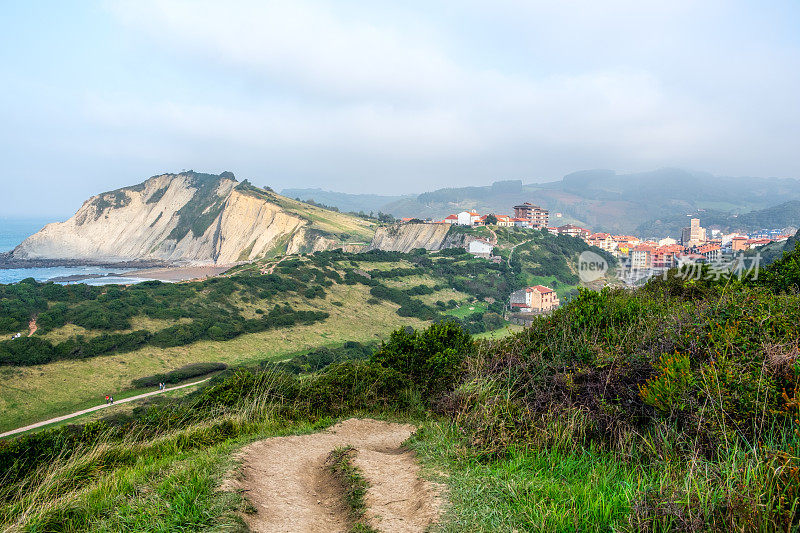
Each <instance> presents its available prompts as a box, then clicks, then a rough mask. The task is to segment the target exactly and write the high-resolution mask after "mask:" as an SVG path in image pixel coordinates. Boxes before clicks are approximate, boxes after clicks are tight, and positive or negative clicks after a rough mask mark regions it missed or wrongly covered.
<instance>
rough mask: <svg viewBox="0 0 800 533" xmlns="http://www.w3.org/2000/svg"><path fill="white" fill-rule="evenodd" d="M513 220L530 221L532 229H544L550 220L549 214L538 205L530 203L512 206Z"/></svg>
mask: <svg viewBox="0 0 800 533" xmlns="http://www.w3.org/2000/svg"><path fill="white" fill-rule="evenodd" d="M514 218H524V219H526V220H528V221H530V223H531V225H530V227H532V228H537V229H540V228H546V227H547V225H548V222H549V219H550V213H549V211H547V209H543V208H541V207H539V206H538V205H533V204H532V203H530V202H525V203H524V204H520V205H515V206H514Z"/></svg>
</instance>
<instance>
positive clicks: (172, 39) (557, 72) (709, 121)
mask: <svg viewBox="0 0 800 533" xmlns="http://www.w3.org/2000/svg"><path fill="white" fill-rule="evenodd" d="M798 154H800V2H797V0H784V1H779V0H775V1H772V0H765V1H764V2H752V1H745V0H741V1H737V0H729V1H724V0H702V1H701V0H696V1H690V0H670V1H668V2H666V1H646V0H644V1H643V0H603V1H600V2H599V1H597V0H558V1H554V0H548V1H544V0H528V1H516V0H490V1H484V2H482V1H472V0H457V1H452V2H451V1H442V2H436V1H434V0H424V1H419V2H417V1H405V2H384V1H380V0H369V1H347V0H339V1H336V2H314V1H305V0H289V1H285V2H284V1H265V0H253V1H241V2H238V1H230V0H226V1H225V2H222V1H203V0H195V1H150V0H135V1H130V2H112V1H108V2H106V1H89V0H86V1H72V2H67V1H49V2H48V1H38V2H29V1H27V0H19V1H15V0H0V160H1V161H2V164H3V166H4V169H3V171H2V174H0V186H1V187H0V188H1V189H2V198H3V201H2V204H1V205H0V216H2V215H5V216H19V215H42V214H48V215H49V214H59V215H60V214H69V213H72V212H73V211H74V210H75V209H77V208H78V207H79V206H80V204H81V202H82V201H83V200H84V199H85V198H86V197H88V196H89V195H91V194H94V193H97V192H100V191H102V190H109V189H114V188H117V187H120V186H124V185H129V184H133V183H137V182H139V181H142V180H143V179H144V178H146V177H148V176H151V175H154V174H157V173H161V172H164V171H180V170H181V169H190V168H192V169H195V170H202V171H207V172H215V173H216V172H221V171H223V170H231V171H233V172H234V173H235V174H236V175H237V177H239V178H240V179H241V178H248V179H250V180H251V181H252V182H254V183H255V184H258V185H270V186H272V187H273V188H275V189H278V190H279V189H281V188H284V187H304V186H310V187H323V188H327V189H332V190H340V191H345V192H375V193H392V194H394V193H407V192H422V191H425V190H431V189H434V188H438V187H446V186H462V185H482V184H488V183H490V182H492V181H494V180H498V179H511V178H522V179H524V180H526V181H540V180H544V179H553V178H559V177H561V176H562V175H563V174H566V173H569V172H572V171H575V170H580V169H587V168H612V169H616V170H619V171H639V170H650V169H653V168H658V167H664V166H677V167H683V168H689V169H694V170H703V171H709V172H712V173H715V174H723V175H751V176H781V177H800V157H798Z"/></svg>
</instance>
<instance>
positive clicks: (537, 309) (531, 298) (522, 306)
mask: <svg viewBox="0 0 800 533" xmlns="http://www.w3.org/2000/svg"><path fill="white" fill-rule="evenodd" d="M559 305H560V302H559V301H558V295H557V294H556V291H554V290H553V289H551V288H550V287H545V286H544V285H536V286H534V287H528V288H526V289H522V290H519V291H516V292H514V293H512V294H511V310H512V311H517V312H520V313H544V312H547V311H551V310H553V309H555V308H557V307H558V306H559Z"/></svg>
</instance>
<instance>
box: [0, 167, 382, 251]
mask: <svg viewBox="0 0 800 533" xmlns="http://www.w3.org/2000/svg"><path fill="white" fill-rule="evenodd" d="M373 233H374V225H373V224H372V223H371V222H368V221H366V220H363V219H360V218H358V217H354V216H350V215H345V214H342V213H336V212H333V211H329V210H326V209H322V208H319V207H316V206H311V205H308V204H305V203H302V202H297V201H295V200H291V199H289V198H285V197H283V196H280V195H278V194H275V193H273V192H272V191H269V190H264V189H259V188H257V187H253V186H252V185H250V184H249V183H247V182H246V181H245V182H242V183H239V182H238V181H237V180H236V179H235V178H234V176H233V174H231V173H230V172H224V173H222V174H220V175H213V174H200V173H196V172H192V171H190V172H184V173H180V174H161V175H159V176H153V177H151V178H149V179H148V180H146V181H144V182H143V183H140V184H138V185H135V186H132V187H125V188H122V189H117V190H115V191H110V192H106V193H102V194H99V195H97V196H94V197H92V198H90V199H89V200H87V201H86V202H84V204H83V205H82V206H81V208H80V209H79V210H78V211H77V213H75V215H74V216H73V217H72V218H70V219H69V220H67V221H66V222H59V223H54V224H48V225H47V226H45V227H44V228H43V229H42V230H41V231H40V232H38V233H36V234H35V235H32V236H30V237H29V238H27V239H26V240H25V241H23V242H22V243H21V244H20V245H19V246H17V247H16V248H15V249H14V250H13V251H12V252H11V253H10V254H8V256H7V258H6V260H7V261H9V262H16V263H19V262H24V261H31V262H35V261H58V260H64V261H75V260H78V261H82V262H93V263H108V264H114V263H122V262H130V261H140V262H141V261H153V262H165V263H193V264H230V263H234V262H237V261H247V260H252V259H257V258H260V257H272V256H276V255H282V254H284V253H303V252H312V251H317V250H325V249H330V248H337V247H352V246H354V245H357V243H368V242H370V240H371V238H372V235H373ZM354 243H356V244H354Z"/></svg>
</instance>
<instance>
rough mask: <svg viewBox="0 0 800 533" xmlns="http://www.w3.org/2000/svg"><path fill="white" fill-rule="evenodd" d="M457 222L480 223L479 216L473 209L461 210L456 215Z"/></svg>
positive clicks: (466, 223) (466, 224)
mask: <svg viewBox="0 0 800 533" xmlns="http://www.w3.org/2000/svg"><path fill="white" fill-rule="evenodd" d="M456 217H457V218H458V222H457V224H458V225H459V226H476V225H478V224H479V223H480V220H481V216H480V215H479V214H478V213H475V212H474V211H462V212H460V213H459V214H458V215H456Z"/></svg>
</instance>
